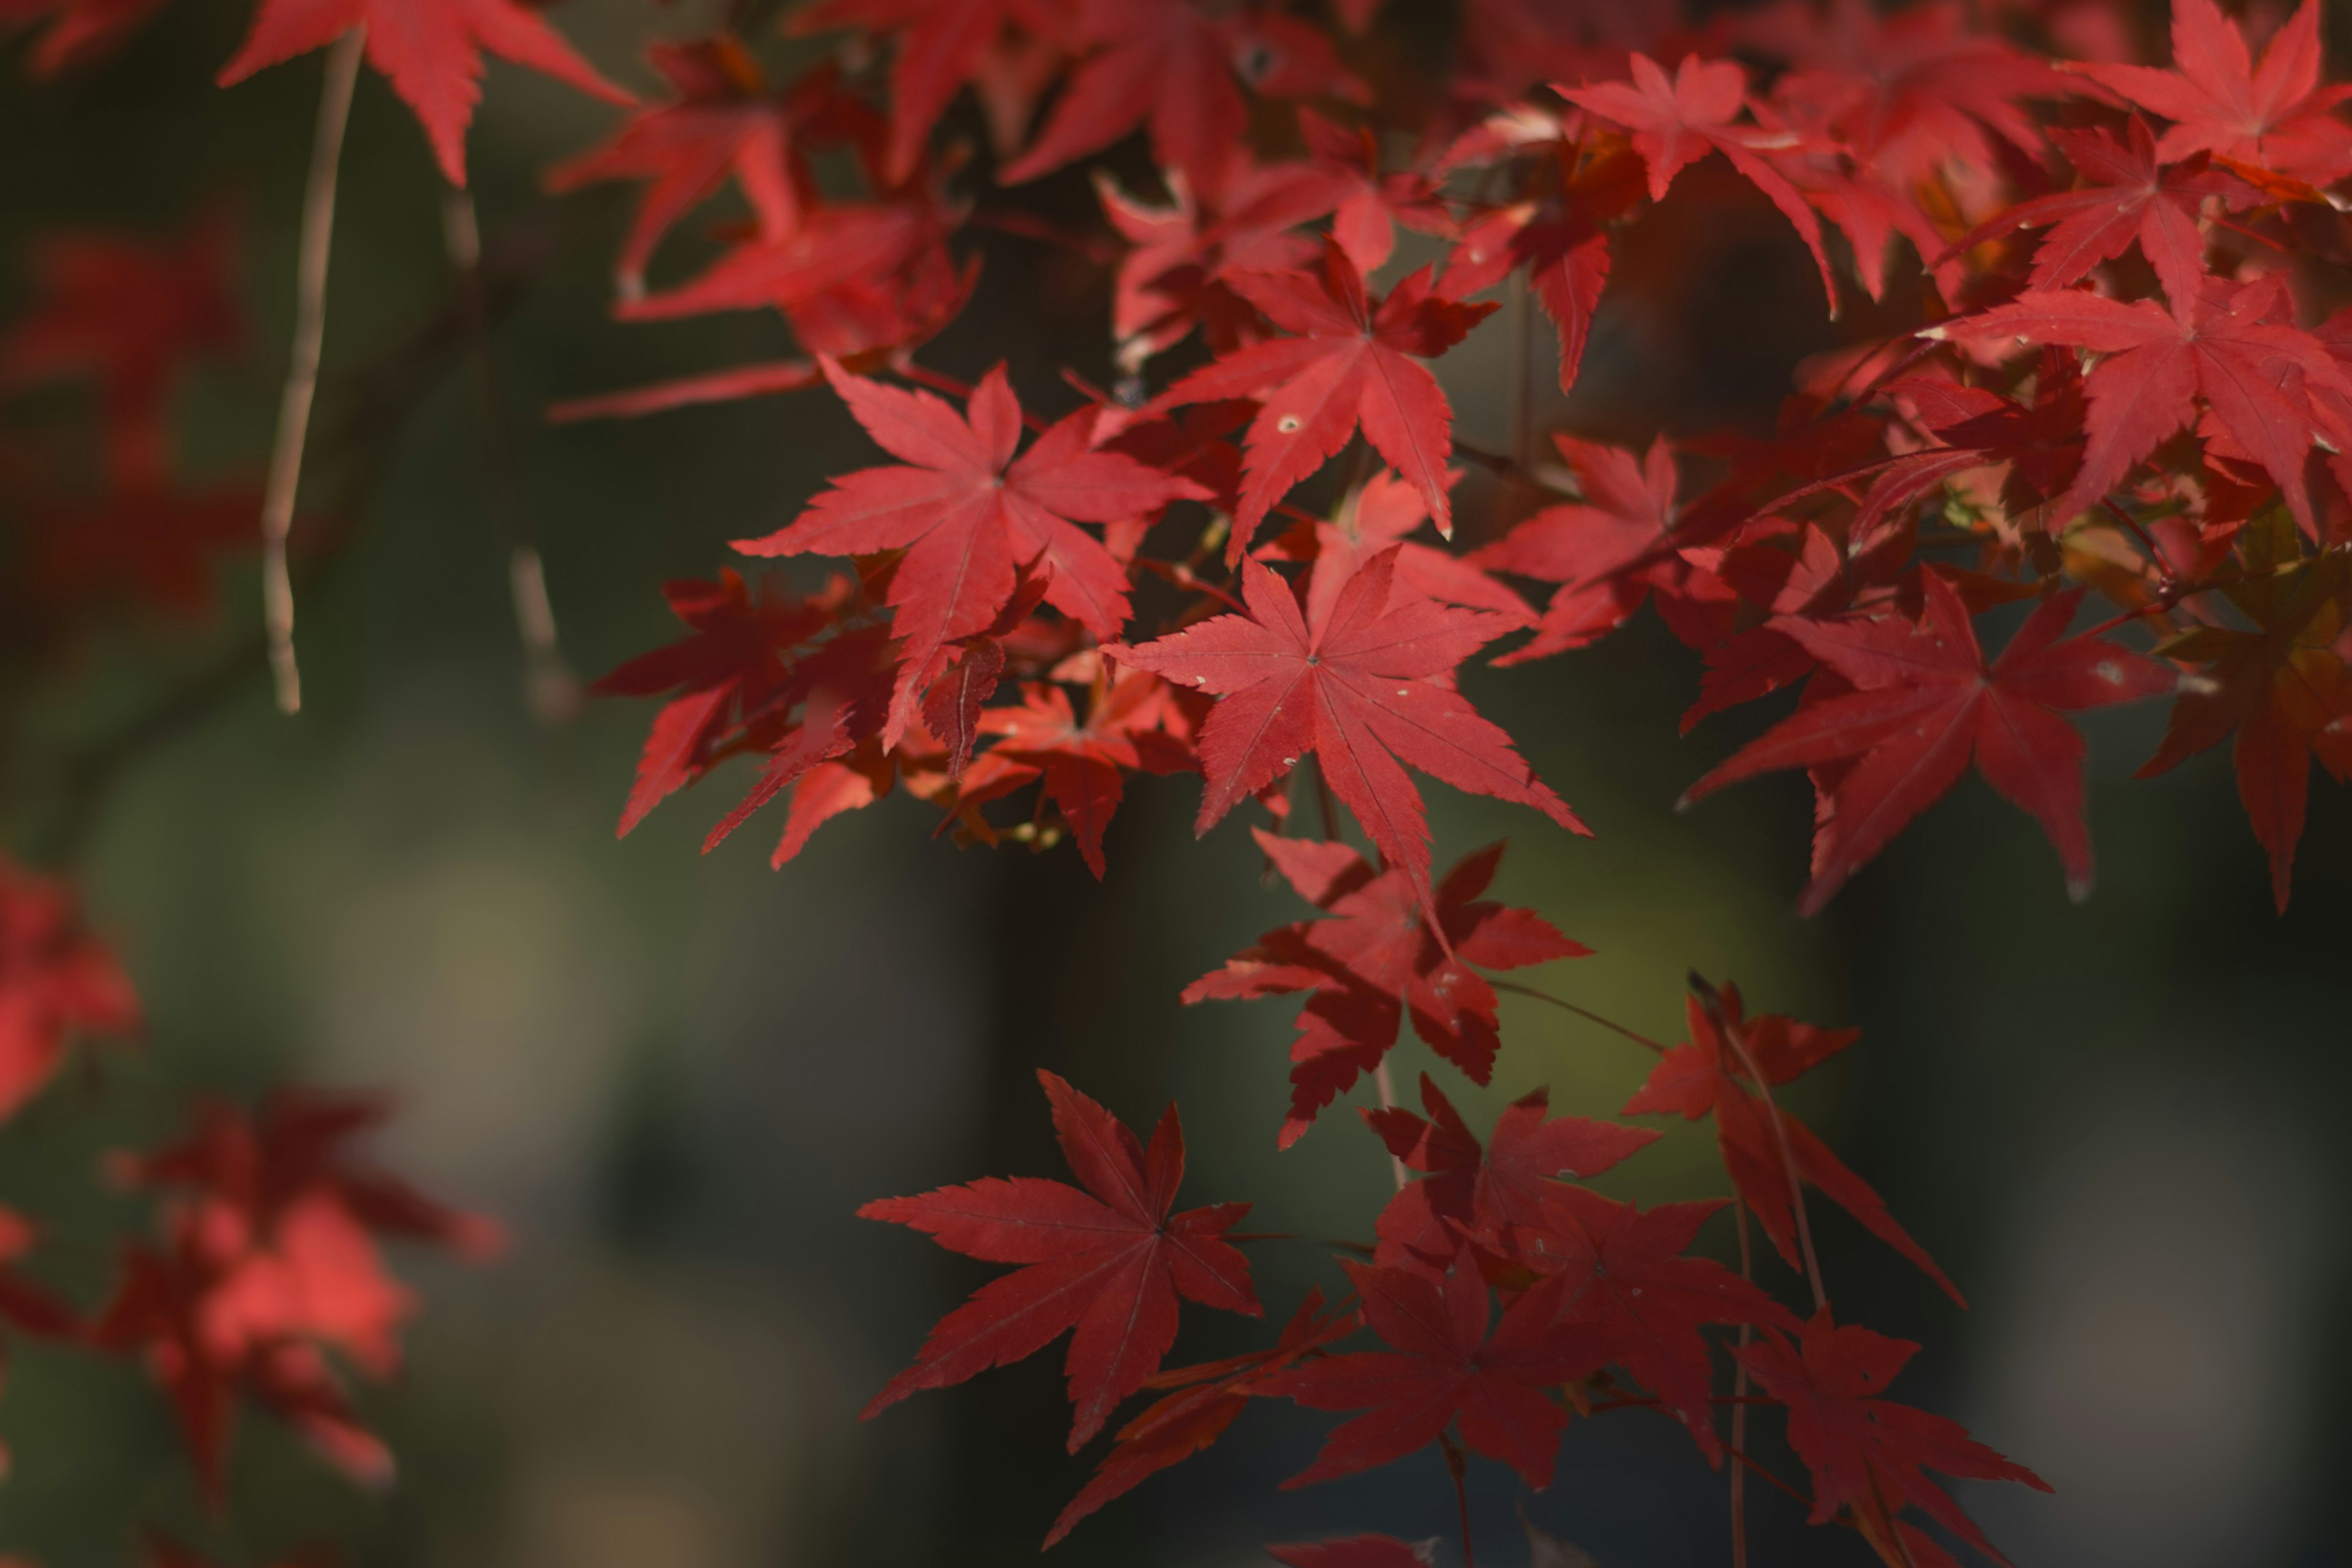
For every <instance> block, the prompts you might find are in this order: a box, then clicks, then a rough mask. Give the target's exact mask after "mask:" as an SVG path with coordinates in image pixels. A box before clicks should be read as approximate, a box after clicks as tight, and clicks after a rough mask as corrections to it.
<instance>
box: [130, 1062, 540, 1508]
mask: <svg viewBox="0 0 2352 1568" xmlns="http://www.w3.org/2000/svg"><path fill="white" fill-rule="evenodd" d="M383 1116H384V1107H383V1104H382V1102H381V1101H379V1100H373V1099H369V1098H364V1097H358V1096H331V1095H319V1094H312V1093H309V1092H306V1091H299V1090H281V1091H278V1092H277V1093H274V1094H273V1095H271V1096H270V1098H269V1099H268V1100H267V1101H266V1102H265V1103H264V1104H263V1106H262V1108H261V1110H259V1112H258V1113H257V1114H254V1115H248V1114H247V1112H245V1111H243V1110H239V1109H236V1108H235V1107H231V1106H227V1105H225V1104H221V1103H218V1102H206V1103H205V1104H204V1105H202V1106H201V1107H200V1108H199V1111H198V1120H197V1126H196V1131H194V1134H193V1135H192V1136H191V1137H189V1138H188V1139H187V1140H185V1141H184V1142H181V1143H179V1144H176V1145H173V1146H172V1147H169V1148H166V1149H163V1150H160V1151H158V1152H154V1153H151V1154H148V1155H145V1156H140V1157H129V1156H125V1157H121V1158H119V1159H118V1160H116V1161H115V1162H114V1164H113V1168H114V1170H115V1172H116V1173H117V1174H118V1176H119V1177H120V1178H121V1179H122V1180H123V1181H124V1182H125V1183H127V1184H134V1185H140V1186H147V1187H159V1188H167V1189H173V1191H174V1195H173V1197H172V1198H170V1199H169V1200H168V1201H167V1202H166V1203H165V1205H163V1215H162V1232H163V1234H162V1237H161V1239H160V1241H158V1242H156V1243H153V1244H150V1243H137V1244H133V1245H132V1246H131V1247H129V1248H127V1249H126V1252H125V1257H124V1274H123V1278H122V1280H121V1284H120V1285H119V1286H118V1287H117V1289H116V1290H115V1293H114V1296H113V1298H112V1300H110V1302H109V1303H108V1305H107V1307H106V1309H105V1310H104V1311H103V1312H102V1313H101V1314H100V1318H99V1321H97V1323H96V1324H94V1325H93V1327H92V1329H91V1334H92V1337H93V1339H94V1340H95V1341H96V1342H98V1343H100V1344H101V1345H104V1346H108V1347H110V1348H113V1349H118V1350H130V1349H140V1350H143V1351H144V1352H146V1355H147V1358H148V1361H149V1364H150V1366H151V1368H152V1371H153V1373H154V1374H155V1376H156V1377H157V1378H158V1380H159V1381H161V1382H162V1383H163V1385H164V1387H165V1389H166V1390H167V1391H168V1393H169V1394H170V1395H171V1398H172V1402H173V1406H174V1408H175V1410H176V1412H177V1414H178V1415H179V1418H180V1423H181V1426H182V1430H183V1432H184V1436H185V1437H186V1439H187V1442H188V1446H189V1448H190V1450H191V1452H192V1453H193V1454H194V1458H195V1461H196V1468H197V1471H198V1474H199V1476H200V1477H201V1478H202V1479H203V1480H204V1482H205V1488H206V1489H207V1490H208V1491H209V1492H211V1493H212V1494H213V1495H214V1496H215V1498H217V1497H218V1496H219V1494H220V1491H221V1489H222V1487H223V1485H224V1482H225V1479H226V1474H225V1472H226V1462H227V1458H228V1442H229V1436H230V1429H231V1424H232V1420H233V1416H234V1413H235V1406H236V1400H237V1398H238V1397H239V1396H240V1395H243V1396H247V1397H250V1398H252V1399H254V1400H256V1401H257V1402H258V1403H259V1404H261V1405H263V1406H264V1407H265V1408H267V1409H268V1410H270V1411H271V1412H272V1413H273V1414H275V1415H278V1417H279V1418H281V1419H283V1420H285V1421H287V1422H288V1423H289V1424H290V1425H292V1426H294V1427H295V1428H296V1429H297V1430H298V1431H299V1432H301V1433H302V1435H303V1436H305V1437H307V1438H308V1439H310V1442H311V1443H312V1444H313V1445H314V1446H316V1447H318V1448H319V1449H320V1451H321V1452H322V1453H323V1454H324V1455H325V1456H326V1457H327V1458H329V1459H330V1460H331V1462H333V1463H334V1464H335V1465H337V1466H338V1467H339V1468H342V1469H343V1470H345V1471H347V1472H348V1473H350V1474H351V1475H352V1476H353V1477H354V1478H355V1479H360V1480H362V1481H367V1482H371V1483H374V1484H382V1483H383V1482H386V1481H388V1480H389V1479H390V1478H391V1464H392V1461H391V1457H390V1455H389V1454H388V1453H387V1452H386V1451H385V1449H384V1447H383V1443H382V1442H381V1441H379V1440H378V1439H377V1438H376V1437H375V1436H373V1434H372V1433H370V1432H369V1431H367V1429H366V1428H365V1427H363V1426H361V1425H360V1424H359V1422H358V1419H357V1417H356V1416H355V1415H353V1413H352V1409H351V1405H350V1401H349V1399H348V1398H347V1396H346V1395H345V1394H344V1393H343V1390H342V1386H341V1383H340V1382H339V1381H338V1380H337V1378H336V1376H335V1373H333V1371H332V1370H331V1368H330V1366H329V1364H328V1363H327V1361H326V1359H325V1357H324V1356H323V1355H322V1354H321V1352H322V1351H323V1350H325V1349H329V1348H331V1349H334V1350H336V1351H339V1352H341V1353H343V1354H344V1355H347V1356H348V1357H350V1358H351V1360H352V1363H354V1364H356V1365H357V1366H358V1367H359V1368H360V1370H361V1371H362V1372H363V1373H367V1374H368V1375H369V1376H371V1377H376V1378H383V1377H386V1376H389V1375H390V1374H391V1373H393V1372H394V1370H396V1368H397V1366H398V1363H399V1342H398V1338H397V1334H398V1330H399V1328H400V1325H401V1324H402V1323H403V1322H404V1321H405V1320H406V1319H407V1318H408V1317H409V1316H410V1315H411V1314H412V1313H413V1312H414V1310H415V1299H414V1298H413V1297H412V1296H411V1295H410V1294H409V1293H408V1292H407V1291H406V1290H404V1289H402V1288H401V1287H400V1285H399V1284H398V1283H396V1282H395V1281H394V1279H392V1278H391V1277H390V1276H389V1275H388V1274H386V1273H385V1272H384V1269H383V1263H382V1260H381V1258H380V1257H379V1255H378V1253H377V1250H376V1243H375V1237H376V1236H377V1235H378V1234H383V1235H390V1236H398V1237H412V1238H415V1239H418V1240H425V1241H432V1242H435V1243H437V1244H439V1245H442V1246H446V1247H453V1248H455V1249H456V1250H457V1251H458V1252H459V1253H461V1254H463V1255H465V1256H468V1257H474V1258H481V1257H486V1256H488V1255H489V1254H490V1253H492V1252H495V1251H496V1250H497V1249H498V1247H499V1245H500V1233H499V1228H498V1226H496V1225H495V1224H493V1223H492V1222H490V1221H488V1220H486V1219H482V1218H479V1217H478V1216H476V1215H467V1214H464V1213H461V1212H459V1211H457V1210H455V1209H451V1208H447V1207H445V1206H443V1205H440V1204H437V1203H435V1202H434V1201H432V1200H431V1199H429V1198H427V1197H425V1196H424V1195H423V1194H420V1193H418V1192H417V1191H416V1190H415V1188H414V1187H411V1186H410V1185H409V1184H407V1183H405V1182H403V1181H401V1180H399V1179H397V1178H396V1177H393V1176H391V1175H388V1174H385V1173H382V1172H380V1171H376V1170H373V1169H371V1168H369V1167H366V1166H362V1165H355V1164H353V1163H352V1162H351V1160H350V1158H349V1156H348V1154H347V1152H345V1150H344V1147H343V1146H344V1145H345V1144H346V1143H347V1142H349V1141H350V1140H351V1139H352V1137H354V1136H356V1135H357V1134H359V1133H361V1132H362V1131H366V1130H368V1129H369V1128H371V1127H373V1126H374V1125H375V1124H376V1123H377V1122H379V1121H382V1120H383Z"/></svg>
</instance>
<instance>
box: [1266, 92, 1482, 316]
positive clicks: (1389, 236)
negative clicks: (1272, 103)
mask: <svg viewBox="0 0 2352 1568" xmlns="http://www.w3.org/2000/svg"><path fill="white" fill-rule="evenodd" d="M1298 131H1299V134H1300V135H1301V136H1302V137H1304V138H1305V139H1306V142H1307V152H1308V153H1309V154H1311V155H1312V157H1313V158H1314V161H1315V166H1316V167H1317V168H1318V169H1320V170H1322V171H1323V172H1324V173H1325V174H1328V175H1329V176H1330V177H1331V179H1332V180H1333V182H1334V183H1335V184H1338V185H1339V187H1340V189H1341V190H1342V191H1343V192H1344V193H1345V195H1342V196H1341V198H1340V201H1339V206H1338V207H1337V208H1336V209H1335V210H1334V211H1333V212H1332V215H1331V237H1332V238H1334V239H1336V240H1338V241H1339V247H1340V248H1341V249H1343V250H1345V251H1346V252H1347V253H1348V258H1349V260H1351V261H1353V262H1354V263H1355V264H1356V267H1357V269H1358V270H1360V271H1361V272H1363V273H1364V274H1366V275H1367V276H1369V275H1370V274H1371V273H1373V272H1376V271H1378V270H1379V269H1380V268H1382V267H1384V266H1386V265H1387V264H1388V259H1389V258H1390V256H1391V255H1392V254H1393V253H1394V252H1395V250H1396V231H1397V227H1398V226H1399V225H1402V226H1404V227H1406V228H1409V229H1412V230H1413V231H1414V232H1415V233H1417V234H1427V235H1435V236H1438V237H1452V236H1453V235H1454V216H1453V215H1452V214H1451V213H1450V212H1449V211H1447V210H1446V206H1445V204H1444V201H1443V200H1442V199H1441V198H1440V195H1439V193H1438V189H1437V186H1436V185H1435V184H1433V182H1432V180H1431V178H1430V177H1429V176H1428V175H1427V174H1423V173H1422V172H1420V171H1419V170H1416V169H1398V170H1383V168H1382V167H1381V152H1380V141H1379V139H1378V138H1377V137H1376V136H1375V135H1374V134H1373V133H1372V130H1371V128H1370V126H1359V127H1357V128H1356V129H1354V130H1352V131H1350V130H1349V129H1347V128H1346V127H1344V126H1341V125H1339V124H1336V123H1334V122H1333V121H1328V120H1326V119H1324V118H1323V117H1322V116H1321V115H1319V114H1317V113H1316V112H1315V111H1314V110H1307V109H1302V110H1299V111H1298ZM1452 291H1453V292H1454V294H1455V296H1456V297H1457V298H1459V297H1461V295H1462V294H1463V293H1465V292H1467V291H1466V290H1463V289H1454V290H1452Z"/></svg>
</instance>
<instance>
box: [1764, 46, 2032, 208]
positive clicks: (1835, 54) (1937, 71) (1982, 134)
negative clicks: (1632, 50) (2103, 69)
mask: <svg viewBox="0 0 2352 1568" xmlns="http://www.w3.org/2000/svg"><path fill="white" fill-rule="evenodd" d="M1733 32H1734V36H1735V37H1738V38H1739V39H1740V40H1741V41H1742V42H1743V43H1745V44H1748V46H1750V47H1758V48H1760V49H1762V50H1763V51H1764V52H1766V53H1769V54H1774V55H1779V56H1781V57H1783V58H1788V59H1789V60H1790V61H1791V62H1792V64H1793V65H1794V66H1795V68H1794V69H1792V70H1790V71H1787V72H1785V73H1783V74H1782V75H1781V76H1780V78H1779V79H1777V80H1776V81H1775V82H1774V83H1773V97H1774V100H1775V101H1776V102H1778V103H1780V104H1781V105H1783V106H1784V107H1787V108H1790V109H1791V110H1798V111H1801V113H1802V115H1803V116H1804V118H1805V119H1806V121H1809V122H1810V123H1812V124H1815V125H1818V126H1820V127H1821V128H1822V129H1823V130H1824V131H1825V132H1828V133H1829V134H1830V135H1831V136H1832V137H1833V138H1834V139H1835V140H1836V142H1838V144H1839V145H1840V146H1841V148H1843V150H1844V151H1845V152H1846V153H1848V154H1849V155H1850V156H1851V157H1852V158H1853V161H1854V163H1857V164H1859V165H1860V166H1861V168H1862V169H1863V170H1864V172H1865V173H1866V174H1868V175H1870V176H1872V177H1874V179H1875V180H1876V181H1878V182H1879V183H1880V184H1882V185H1883V187H1884V188H1885V189H1888V190H1891V191H1897V192H1911V191H1915V190H1916V189H1918V188H1919V187H1920V186H1921V185H1922V184H1927V183H1929V182H1935V181H1937V180H1939V179H1941V178H1942V177H1943V176H1944V172H1945V170H1946V169H1947V167H1948V166H1949V165H1951V164H1954V163H1957V164H1958V165H1959V166H1960V167H1962V168H1963V169H1965V170H1966V171H1968V173H1969V174H1973V175H1975V176H1977V177H1979V178H1988V177H1990V176H1992V175H1993V174H1997V173H1998V172H1999V170H2000V153H1999V152H1998V150H1997V149H1996V147H1995V146H1994V144H1993V141H1992V136H1993V135H1998V136H1999V137H2000V139H2001V140H2003V141H2005V142H2009V143H2010V144H2011V146H2013V147H2016V148H2020V149H2023V150H2025V151H2028V152H2032V151H2037V150H2038V149H2039V145H2040V135H2041V132H2040V131H2039V129H2038V128H2037V127H2036V126H2035V125H2034V124H2033V122H2032V120H2031V119H2029V118H2028V117H2027V116H2026V115H2025V113H2024V112H2023V111H2022V110H2020V109H2019V108H2018V107H2017V104H2016V101H2015V100H2017V99H2019V98H2021V97H2024V96H2026V95H2028V94H2032V95H2037V96H2041V97H2051V98H2054V97H2059V96H2062V95H2063V94H2064V93H2065V92H2066V91H2067V90H2068V89H2069V88H2070V86H2071V85H2072V84H2070V83H2069V82H2068V81H2067V80H2066V79H2065V78H2063V77H2062V76H2060V75H2058V74H2057V72H2056V71H2054V70H2053V69H2052V68H2051V67H2050V66H2049V64H2047V63H2046V62H2045V61H2043V60H2041V59H2038V58H2034V57H2033V56H2032V55H2029V54H2027V53H2026V52H2025V51H2024V50H2022V49H2020V48H2019V47H2017V46H2016V45H2014V44H2011V43H2010V42H2009V41H2008V40H2007V39H2005V38H2002V37H1997V36H1994V37H1988V36H1987V31H1986V30H1985V29H1983V28H1982V27H1980V26H1978V25H1977V22H1976V19H1975V18H1974V17H1973V16H1971V15H1970V13H1969V10H1968V9H1967V7H1966V6H1964V5H1958V4H1954V3H1953V0H1928V3H1927V4H1925V5H1907V6H1905V7H1904V8H1903V9H1902V10H1900V11H1895V12H1882V11H1879V10H1877V9H1875V8H1874V7H1873V6H1872V5H1870V4H1869V3H1868V0H1832V4H1830V5H1826V6H1823V5H1817V4H1814V3H1813V0H1785V3H1784V4H1781V5H1769V6H1763V7H1759V8H1758V9H1757V10H1756V11H1753V12H1749V13H1748V14H1746V15H1745V16H1740V17H1738V19H1737V20H1736V21H1735V22H1734V23H1733ZM1988 132H1991V133H1992V134H1990V135H1989V134H1988ZM1930 232H1932V231H1930Z"/></svg>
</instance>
